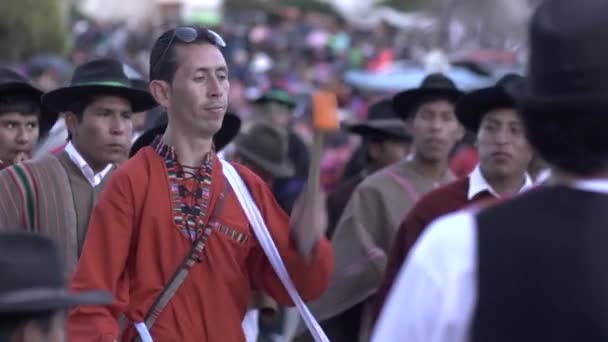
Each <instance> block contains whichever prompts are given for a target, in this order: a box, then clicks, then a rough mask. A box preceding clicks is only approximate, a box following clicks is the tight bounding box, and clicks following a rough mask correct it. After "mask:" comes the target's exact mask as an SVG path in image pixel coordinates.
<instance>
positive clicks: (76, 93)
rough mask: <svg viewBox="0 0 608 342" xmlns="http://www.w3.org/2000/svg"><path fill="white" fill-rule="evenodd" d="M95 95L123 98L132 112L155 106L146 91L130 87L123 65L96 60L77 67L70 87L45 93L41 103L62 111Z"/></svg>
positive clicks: (107, 60)
mask: <svg viewBox="0 0 608 342" xmlns="http://www.w3.org/2000/svg"><path fill="white" fill-rule="evenodd" d="M98 95H116V96H120V97H124V98H126V99H127V100H129V102H130V103H131V107H132V108H131V109H132V111H133V112H135V113H138V112H144V111H146V110H148V109H151V108H154V107H156V106H157V105H158V104H157V103H156V101H155V100H154V98H153V97H152V95H150V93H149V92H148V91H145V90H142V89H138V88H136V87H135V86H134V85H133V83H132V81H131V80H130V79H129V77H128V76H127V74H126V73H125V70H124V66H123V64H122V63H120V62H119V61H117V60H114V59H99V60H95V61H92V62H88V63H84V64H82V65H80V66H78V67H77V68H76V70H75V71H74V75H73V76H72V81H71V82H70V85H69V86H67V87H63V88H59V89H56V90H53V91H50V92H48V93H46V94H44V95H43V96H42V103H43V104H45V105H47V106H48V107H49V108H52V109H54V110H57V111H60V112H62V111H65V110H66V109H67V108H68V107H69V106H70V105H71V104H73V103H74V102H76V101H79V100H82V99H83V98H87V97H89V96H98Z"/></svg>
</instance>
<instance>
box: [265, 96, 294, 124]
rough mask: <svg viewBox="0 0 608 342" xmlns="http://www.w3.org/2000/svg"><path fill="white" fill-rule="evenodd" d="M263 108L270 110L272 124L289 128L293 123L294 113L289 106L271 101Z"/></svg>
mask: <svg viewBox="0 0 608 342" xmlns="http://www.w3.org/2000/svg"><path fill="white" fill-rule="evenodd" d="M263 110H265V111H267V112H268V115H269V117H270V124H271V125H273V126H276V127H280V128H287V127H288V126H289V124H290V123H291V119H292V114H291V110H290V109H289V107H287V106H285V105H283V104H280V103H276V102H270V103H268V104H267V105H266V106H264V108H263Z"/></svg>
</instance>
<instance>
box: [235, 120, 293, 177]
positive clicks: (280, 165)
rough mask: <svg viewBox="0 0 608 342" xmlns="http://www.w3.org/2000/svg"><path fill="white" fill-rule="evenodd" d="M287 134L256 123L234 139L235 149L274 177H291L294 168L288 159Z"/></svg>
mask: <svg viewBox="0 0 608 342" xmlns="http://www.w3.org/2000/svg"><path fill="white" fill-rule="evenodd" d="M287 144H288V142H287V134H285V133H283V132H281V131H279V130H277V129H276V128H274V127H272V126H270V125H267V124H264V123H256V124H254V125H253V126H251V127H250V128H249V131H247V133H241V134H239V136H237V137H236V139H235V140H234V145H235V147H236V151H237V152H238V153H239V154H241V155H242V156H243V157H245V158H247V159H249V160H250V161H251V162H253V163H255V164H256V165H257V166H258V167H260V168H262V169H264V170H265V171H267V172H268V173H270V174H271V175H273V176H274V177H281V178H283V177H291V176H293V175H294V174H295V172H296V170H295V167H294V165H293V163H292V162H291V160H289V154H288V150H287Z"/></svg>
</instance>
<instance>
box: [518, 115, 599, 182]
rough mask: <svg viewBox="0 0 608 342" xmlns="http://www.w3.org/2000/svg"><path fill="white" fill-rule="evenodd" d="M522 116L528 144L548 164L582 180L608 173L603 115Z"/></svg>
mask: <svg viewBox="0 0 608 342" xmlns="http://www.w3.org/2000/svg"><path fill="white" fill-rule="evenodd" d="M522 113H523V114H522V118H523V121H524V125H525V126H526V132H527V135H528V141H529V142H530V144H531V145H532V146H533V147H534V148H535V149H536V151H537V152H538V153H539V154H540V156H541V157H542V158H543V159H544V160H545V161H547V162H548V163H549V164H551V165H553V166H556V167H557V168H558V169H561V170H563V171H566V172H570V173H574V174H577V175H581V176H589V175H593V174H595V173H598V172H603V171H607V170H608V139H607V138H606V127H608V116H607V115H606V113H603V112H602V111H601V110H600V111H593V112H589V113H560V112H552V111H542V112H531V111H526V110H525V109H524V110H523V111H522Z"/></svg>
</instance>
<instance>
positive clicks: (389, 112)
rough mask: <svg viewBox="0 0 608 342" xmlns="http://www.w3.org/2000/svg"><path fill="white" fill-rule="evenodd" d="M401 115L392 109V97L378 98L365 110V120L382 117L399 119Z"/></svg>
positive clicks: (380, 118)
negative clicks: (378, 99)
mask: <svg viewBox="0 0 608 342" xmlns="http://www.w3.org/2000/svg"><path fill="white" fill-rule="evenodd" d="M400 118H401V117H400V116H399V115H397V113H395V110H394V109H393V101H392V99H383V100H380V101H378V102H376V103H374V104H372V105H371V106H369V109H368V110H367V120H382V119H400Z"/></svg>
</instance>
